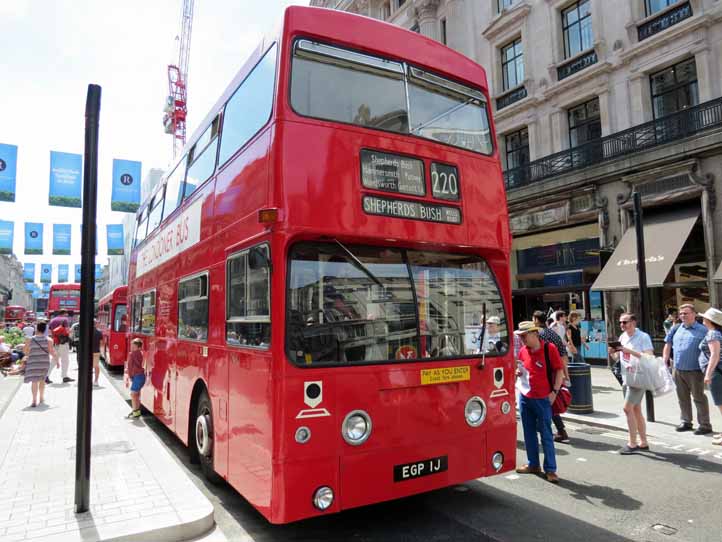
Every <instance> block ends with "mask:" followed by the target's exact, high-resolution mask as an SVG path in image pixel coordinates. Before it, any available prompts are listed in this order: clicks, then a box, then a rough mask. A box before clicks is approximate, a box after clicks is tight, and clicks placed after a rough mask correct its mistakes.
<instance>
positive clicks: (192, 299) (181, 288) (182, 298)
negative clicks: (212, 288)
mask: <svg viewBox="0 0 722 542" xmlns="http://www.w3.org/2000/svg"><path fill="white" fill-rule="evenodd" d="M178 337H179V338H181V339H190V340H192V341H205V340H207V339H208V274H203V275H198V276H195V277H191V278H188V279H185V280H182V281H180V282H179V283H178Z"/></svg>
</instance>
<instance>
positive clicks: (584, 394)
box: [568, 363, 594, 414]
mask: <svg viewBox="0 0 722 542" xmlns="http://www.w3.org/2000/svg"><path fill="white" fill-rule="evenodd" d="M569 380H571V382H572V385H571V388H569V391H571V392H572V402H571V404H570V405H569V409H568V411H569V412H570V413H572V414H591V413H592V412H594V401H593V399H592V367H591V365H589V364H588V363H570V364H569Z"/></svg>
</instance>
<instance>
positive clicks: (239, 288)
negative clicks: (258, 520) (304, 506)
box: [226, 244, 273, 506]
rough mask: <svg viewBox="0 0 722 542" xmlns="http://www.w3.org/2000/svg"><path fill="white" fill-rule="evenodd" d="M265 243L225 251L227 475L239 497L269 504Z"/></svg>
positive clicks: (269, 362)
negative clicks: (241, 493)
mask: <svg viewBox="0 0 722 542" xmlns="http://www.w3.org/2000/svg"><path fill="white" fill-rule="evenodd" d="M269 259H270V250H269V245H267V244H262V245H257V246H255V247H251V248H249V249H243V250H241V251H239V252H236V253H234V254H232V255H230V256H229V257H228V259H227V262H226V299H227V301H226V344H227V345H228V359H229V365H228V383H229V385H228V410H229V415H228V423H229V426H228V435H229V447H228V459H229V460H228V479H229V481H230V482H231V483H232V484H234V485H236V487H243V488H244V496H246V497H247V498H248V499H249V500H250V501H251V502H253V503H256V504H257V505H258V504H260V505H261V506H270V503H271V494H270V483H268V482H262V481H260V480H259V478H258V474H257V473H258V472H260V471H261V470H267V471H269V472H270V468H271V455H270V454H271V450H272V434H271V428H272V418H271V416H272V411H271V408H270V404H271V397H272V389H271V378H270V374H271V369H272V362H273V357H272V355H271V351H270V338H271V316H270V314H271V313H270V272H269V261H270V260H269Z"/></svg>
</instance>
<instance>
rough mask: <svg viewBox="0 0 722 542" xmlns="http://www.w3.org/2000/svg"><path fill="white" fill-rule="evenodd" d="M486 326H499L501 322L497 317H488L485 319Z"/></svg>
mask: <svg viewBox="0 0 722 542" xmlns="http://www.w3.org/2000/svg"><path fill="white" fill-rule="evenodd" d="M486 323H487V324H496V325H497V326H498V325H499V324H501V320H500V319H499V317H498V316H489V318H487V319H486Z"/></svg>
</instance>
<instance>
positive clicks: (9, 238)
mask: <svg viewBox="0 0 722 542" xmlns="http://www.w3.org/2000/svg"><path fill="white" fill-rule="evenodd" d="M14 231H15V224H14V223H13V222H8V221H6V220H0V254H12V253H13V233H14Z"/></svg>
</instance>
